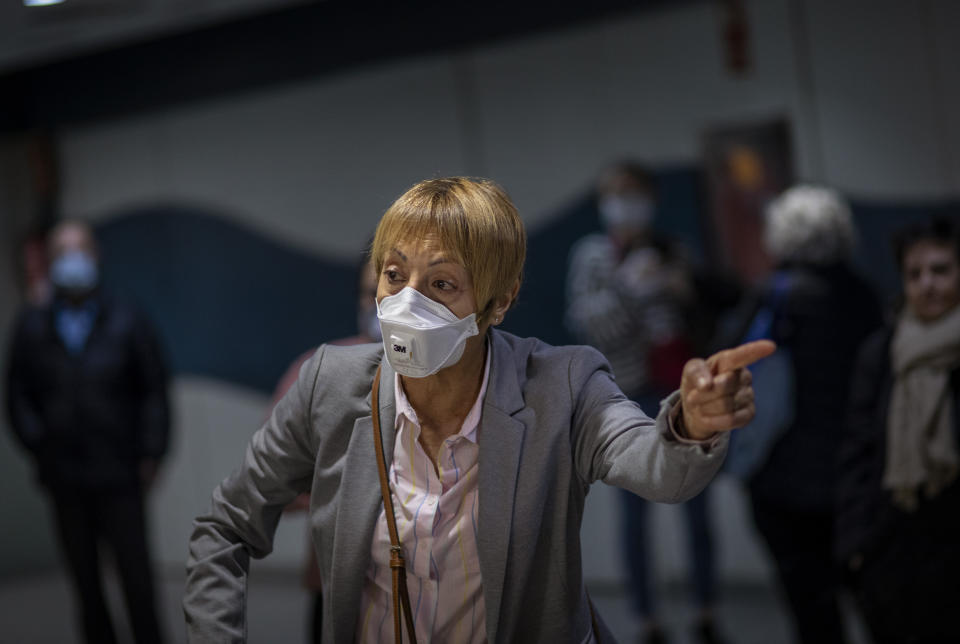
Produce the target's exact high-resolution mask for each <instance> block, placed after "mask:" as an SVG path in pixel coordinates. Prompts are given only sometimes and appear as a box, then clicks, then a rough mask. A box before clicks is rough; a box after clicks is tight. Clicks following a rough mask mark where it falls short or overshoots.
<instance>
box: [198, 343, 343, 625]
mask: <svg viewBox="0 0 960 644" xmlns="http://www.w3.org/2000/svg"><path fill="white" fill-rule="evenodd" d="M323 354H324V347H320V349H318V350H317V352H316V353H315V354H314V356H313V357H312V358H310V359H309V360H307V361H306V362H305V363H304V365H303V367H302V368H301V369H300V375H299V378H298V379H297V382H296V383H295V385H294V386H292V387H291V388H290V390H289V391H288V392H287V393H286V395H285V396H284V397H283V398H282V399H281V400H280V401H279V402H278V403H277V405H276V406H275V407H274V409H273V412H272V413H271V415H270V418H269V419H268V420H267V422H266V423H265V424H264V425H263V427H261V428H260V429H259V430H258V431H257V432H256V433H255V434H254V435H253V438H252V439H251V440H250V444H249V445H248V447H247V451H246V455H245V458H244V460H243V462H242V464H241V465H240V467H239V468H238V469H237V470H235V471H234V472H233V473H232V474H231V475H230V476H229V477H228V478H227V479H225V480H224V481H223V482H222V483H221V484H220V485H219V486H217V488H216V489H215V490H214V492H213V499H212V501H211V507H210V511H209V513H208V514H206V515H203V516H200V517H198V518H197V519H196V520H195V521H194V529H193V534H192V536H191V538H190V553H189V558H188V560H187V581H186V590H185V593H184V598H183V609H184V615H185V618H186V623H187V634H188V639H189V641H190V642H205V643H206V642H211V643H212V642H217V643H221V642H244V641H245V640H246V621H245V615H246V610H245V606H246V585H247V584H246V577H247V572H248V569H249V563H250V557H255V558H262V557H265V556H266V555H267V554H269V553H270V551H271V550H272V548H273V536H274V532H275V531H276V527H277V523H278V521H279V519H280V514H281V512H282V511H283V508H284V507H285V506H286V505H287V504H288V503H290V501H292V500H293V499H294V498H295V497H296V496H297V495H298V494H300V493H301V492H305V491H307V490H309V489H310V484H311V480H312V475H313V468H314V460H315V456H316V453H317V448H318V447H319V446H318V444H316V438H315V435H316V434H315V432H312V431H311V412H310V410H311V408H312V401H313V399H314V397H315V395H316V387H317V384H318V381H319V371H320V365H321V363H322V361H323Z"/></svg>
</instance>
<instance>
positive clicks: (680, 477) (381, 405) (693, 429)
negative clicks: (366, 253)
mask: <svg viewBox="0 0 960 644" xmlns="http://www.w3.org/2000/svg"><path fill="white" fill-rule="evenodd" d="M525 253H526V233H525V231H524V228H523V224H522V222H521V220H520V218H519V215H518V213H517V211H516V208H515V207H514V206H513V204H512V203H511V202H510V200H509V198H508V197H507V196H506V194H505V193H504V192H503V191H502V190H501V189H500V188H499V187H498V186H497V185H495V184H493V183H492V182H489V181H486V180H474V179H466V178H458V177H454V178H446V179H433V180H428V181H424V182H421V183H419V184H417V185H415V186H414V187H413V188H411V189H410V190H409V191H407V192H406V193H405V194H404V195H402V196H401V197H400V198H399V199H398V200H397V201H396V202H395V203H394V204H393V205H392V206H391V207H390V208H389V209H388V210H387V212H386V213H385V214H384V216H383V218H382V219H381V221H380V224H379V226H378V228H377V232H376V235H375V237H374V241H373V244H372V248H371V258H372V261H373V262H374V264H375V266H376V269H377V274H378V276H379V282H378V286H377V296H376V299H377V306H378V319H379V322H380V328H381V331H382V338H383V339H382V342H381V343H379V344H371V345H361V346H354V347H334V346H322V347H320V349H318V351H317V352H316V354H314V356H313V357H312V358H311V359H310V360H308V361H307V362H306V363H305V364H304V366H303V368H302V369H301V371H300V375H299V378H298V380H297V382H296V384H295V385H294V386H293V387H292V388H291V389H290V391H289V392H288V393H287V395H286V396H284V398H283V399H282V400H281V401H280V402H279V403H278V404H277V406H276V407H275V409H274V411H273V414H272V415H271V417H270V419H269V420H268V421H267V422H266V423H265V425H264V426H263V427H262V428H261V429H260V430H259V431H258V432H257V433H256V434H255V435H254V437H253V439H252V441H251V444H250V447H249V449H248V451H247V456H246V459H245V461H244V463H243V464H242V465H241V467H240V468H239V469H238V470H237V471H236V472H234V473H233V474H232V475H231V476H230V477H229V478H228V479H226V480H225V481H224V482H223V483H222V484H221V485H220V486H219V487H218V488H217V489H216V490H215V491H214V495H213V503H212V508H211V511H210V513H209V514H207V515H204V516H202V517H199V518H198V519H197V521H196V524H195V530H194V533H193V537H192V540H191V544H190V559H189V562H188V578H187V588H186V594H185V598H184V609H185V614H186V619H187V626H188V632H189V634H190V638H191V641H195V642H213V641H216V642H228V641H229V642H240V641H243V640H244V638H245V625H244V602H245V596H244V592H245V579H246V574H247V568H248V564H249V558H250V557H251V556H253V557H262V556H265V555H266V554H267V553H268V552H269V551H270V547H271V540H272V537H273V533H274V530H275V528H276V524H277V519H278V516H279V513H280V510H281V509H282V507H283V506H284V505H286V504H287V503H288V502H289V501H290V500H291V499H292V498H293V497H295V496H296V495H297V494H298V493H300V492H303V491H306V490H310V491H311V497H310V513H311V526H312V529H313V537H314V545H315V548H316V551H317V556H318V559H319V565H320V570H321V574H322V577H323V584H324V589H325V590H324V598H323V601H324V620H323V639H324V641H327V642H352V641H361V642H379V641H390V640H391V639H400V638H401V635H400V631H401V630H403V631H406V633H407V634H406V635H403V636H402V638H403V639H406V640H408V641H410V640H412V639H413V637H416V639H417V640H418V641H436V642H446V641H467V642H485V641H492V642H507V641H550V642H590V641H605V640H609V639H610V638H609V633H608V632H607V631H606V630H605V628H604V627H603V624H602V621H601V620H599V618H598V616H596V615H595V614H594V613H593V611H592V610H591V607H590V604H589V601H588V599H587V596H586V590H585V588H584V586H583V579H582V571H581V562H580V543H579V534H580V521H581V518H582V513H583V506H584V501H585V496H586V493H587V491H588V489H589V486H590V484H591V483H593V482H594V481H598V480H599V481H603V482H605V483H608V484H610V485H617V486H620V487H624V488H627V489H630V490H632V491H633V492H634V493H636V494H640V495H642V496H644V497H646V498H649V499H653V500H657V501H666V502H675V501H680V500H683V499H685V498H688V497H690V496H692V495H693V494H696V493H697V492H698V491H699V490H700V489H702V488H703V486H704V485H706V483H707V482H708V481H709V480H710V478H711V477H712V476H713V475H714V473H715V472H716V471H717V469H718V468H719V465H720V463H721V461H722V459H723V455H724V451H725V446H726V432H727V431H728V430H730V429H733V428H734V427H738V426H742V425H744V424H746V423H747V422H748V421H749V420H750V418H751V417H752V415H753V392H752V388H751V385H750V376H749V373H748V372H747V370H746V369H744V367H745V366H746V365H747V364H748V363H750V362H751V361H753V360H756V359H759V358H761V357H763V356H765V355H767V354H769V353H770V352H771V351H772V350H773V347H772V343H768V342H761V343H754V344H751V345H746V346H743V347H738V348H737V349H732V350H729V351H726V352H723V353H721V354H717V355H716V356H713V357H711V358H709V359H708V360H691V361H690V362H689V363H688V364H687V367H686V370H685V372H684V377H683V382H682V383H678V384H679V385H680V390H679V391H677V392H675V393H674V394H672V395H671V396H670V397H669V398H668V399H667V401H666V402H665V404H664V406H663V408H662V409H661V411H660V414H659V415H658V417H657V418H656V419H655V420H654V419H651V418H649V417H648V416H646V415H645V414H644V413H643V412H642V411H641V410H640V408H639V407H638V406H637V405H636V404H634V403H633V402H631V401H629V400H627V399H626V398H625V397H624V395H623V394H622V393H621V392H620V390H619V389H618V388H617V385H616V384H615V383H614V381H613V378H612V376H611V374H610V370H609V367H608V366H607V363H606V361H605V360H604V359H603V358H602V357H601V355H600V354H599V353H598V352H596V351H595V350H593V349H589V348H586V347H552V346H549V345H546V344H544V343H542V342H540V341H538V340H536V339H533V338H518V337H516V336H513V335H510V334H508V333H504V332H502V331H499V330H497V329H496V327H497V326H498V325H499V324H501V323H502V322H503V319H504V316H505V315H506V314H507V312H508V310H509V309H510V307H511V305H512V304H513V302H514V300H515V298H516V297H517V293H518V291H519V288H520V278H521V274H522V269H523V262H524V257H525ZM414 632H415V636H413V637H412V636H411V635H412V634H413V633H414Z"/></svg>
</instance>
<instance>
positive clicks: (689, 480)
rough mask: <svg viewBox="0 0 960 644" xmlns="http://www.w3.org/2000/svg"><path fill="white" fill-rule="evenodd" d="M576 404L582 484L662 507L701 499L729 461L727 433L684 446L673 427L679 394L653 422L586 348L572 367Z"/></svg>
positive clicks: (576, 445)
mask: <svg viewBox="0 0 960 644" xmlns="http://www.w3.org/2000/svg"><path fill="white" fill-rule="evenodd" d="M569 383H570V395H571V397H572V400H573V409H574V412H573V419H572V427H571V431H572V434H573V435H572V443H573V449H574V458H575V460H576V467H577V471H578V472H579V474H580V478H581V479H582V480H583V481H584V482H585V483H586V484H590V483H593V482H594V481H597V480H600V481H603V482H604V483H607V484H608V485H615V486H617V487H621V488H624V489H626V490H629V491H631V492H633V493H634V494H637V495H639V496H642V497H643V498H645V499H648V500H650V501H656V502H660V503H678V502H681V501H685V500H687V499H690V498H692V497H694V496H696V495H697V494H698V493H699V492H700V491H701V490H703V488H705V487H706V486H707V484H708V483H709V482H710V481H711V480H712V479H713V477H714V476H715V475H716V473H717V471H718V470H719V469H720V466H721V465H722V464H723V459H724V456H725V455H726V449H727V442H728V436H727V433H726V432H724V433H723V434H721V435H719V436H717V437H715V438H713V439H711V440H710V441H707V442H703V441H684V440H682V439H679V438H678V437H677V435H676V434H675V433H674V432H673V430H672V429H671V426H670V419H669V416H670V413H671V411H672V410H673V409H674V407H675V406H676V405H679V404H680V394H679V392H674V393H673V394H671V395H670V396H668V397H667V398H666V399H664V401H663V402H662V403H661V406H660V412H659V413H658V414H657V418H656V419H655V420H654V419H651V418H650V417H649V416H647V415H646V414H644V413H643V411H642V410H641V409H640V407H639V405H637V404H636V403H634V402H633V401H631V400H629V399H628V398H627V397H626V396H624V394H623V392H621V391H620V388H619V387H617V385H616V383H615V382H614V380H613V374H612V373H611V371H610V367H609V365H607V362H606V360H605V359H604V358H603V356H602V355H601V354H600V353H599V352H598V351H596V350H594V349H590V348H588V347H583V348H582V349H581V350H580V351H579V353H578V354H577V355H576V356H575V358H574V359H573V360H571V362H570V365H569Z"/></svg>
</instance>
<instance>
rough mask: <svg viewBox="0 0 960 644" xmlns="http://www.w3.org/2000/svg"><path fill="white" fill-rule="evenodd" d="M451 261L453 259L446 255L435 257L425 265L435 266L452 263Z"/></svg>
mask: <svg viewBox="0 0 960 644" xmlns="http://www.w3.org/2000/svg"><path fill="white" fill-rule="evenodd" d="M452 263H453V260H451V259H448V258H446V257H438V258H437V259H435V260H433V261H432V262H430V263H429V264H427V266H436V265H437V264H452Z"/></svg>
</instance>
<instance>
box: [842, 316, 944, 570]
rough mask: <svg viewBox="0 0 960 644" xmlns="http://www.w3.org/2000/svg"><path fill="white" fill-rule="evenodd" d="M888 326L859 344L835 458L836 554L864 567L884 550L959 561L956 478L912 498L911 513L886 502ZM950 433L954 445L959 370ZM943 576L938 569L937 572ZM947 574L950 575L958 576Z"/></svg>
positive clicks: (889, 378) (890, 379) (890, 332)
mask: <svg viewBox="0 0 960 644" xmlns="http://www.w3.org/2000/svg"><path fill="white" fill-rule="evenodd" d="M892 338H893V330H892V329H883V330H881V331H878V332H877V333H875V334H873V335H872V336H870V338H868V339H867V340H866V342H864V343H863V347H862V348H861V350H860V356H859V358H858V360H857V365H856V371H855V372H854V377H853V382H852V386H851V390H850V409H849V413H848V415H847V423H846V428H845V432H844V436H843V442H842V444H841V447H840V452H839V459H838V470H839V473H838V476H839V481H838V483H839V485H838V495H837V540H836V548H835V551H836V555H837V559H838V561H839V562H840V563H841V564H842V565H845V566H846V565H848V564H849V563H850V561H851V559H852V558H853V557H854V555H860V557H861V558H862V559H863V560H864V561H866V562H867V563H869V562H870V561H872V560H873V559H875V558H876V557H877V556H879V555H880V553H882V552H885V551H888V550H890V549H891V548H900V547H907V548H910V549H916V550H919V551H925V552H928V553H929V554H930V557H931V558H932V559H938V560H939V561H940V562H942V563H943V564H944V565H945V564H946V563H947V561H946V559H944V553H945V552H946V551H951V552H953V553H954V556H953V559H952V561H953V562H954V563H955V564H957V563H958V562H960V556H957V553H958V552H960V480H955V481H954V482H953V484H952V485H950V486H949V487H948V488H947V489H945V490H943V491H942V492H940V494H939V495H938V496H936V497H935V498H933V499H929V500H928V499H924V498H923V496H922V495H921V496H920V505H919V507H918V509H917V511H916V512H913V513H906V512H903V511H901V510H899V509H897V508H896V507H895V506H894V505H893V504H892V503H891V502H890V492H889V491H887V490H884V489H883V487H882V479H883V469H884V464H885V457H886V444H887V411H888V409H889V406H890V392H891V390H892V388H893V374H892V372H891V365H890V342H891V340H892ZM951 385H952V389H953V409H954V416H953V420H954V430H955V434H954V435H955V436H956V438H957V444H960V368H958V369H955V370H954V371H953V373H952V375H951ZM944 572H945V573H946V571H944ZM958 573H960V570H958V569H955V570H953V571H952V574H958Z"/></svg>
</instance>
